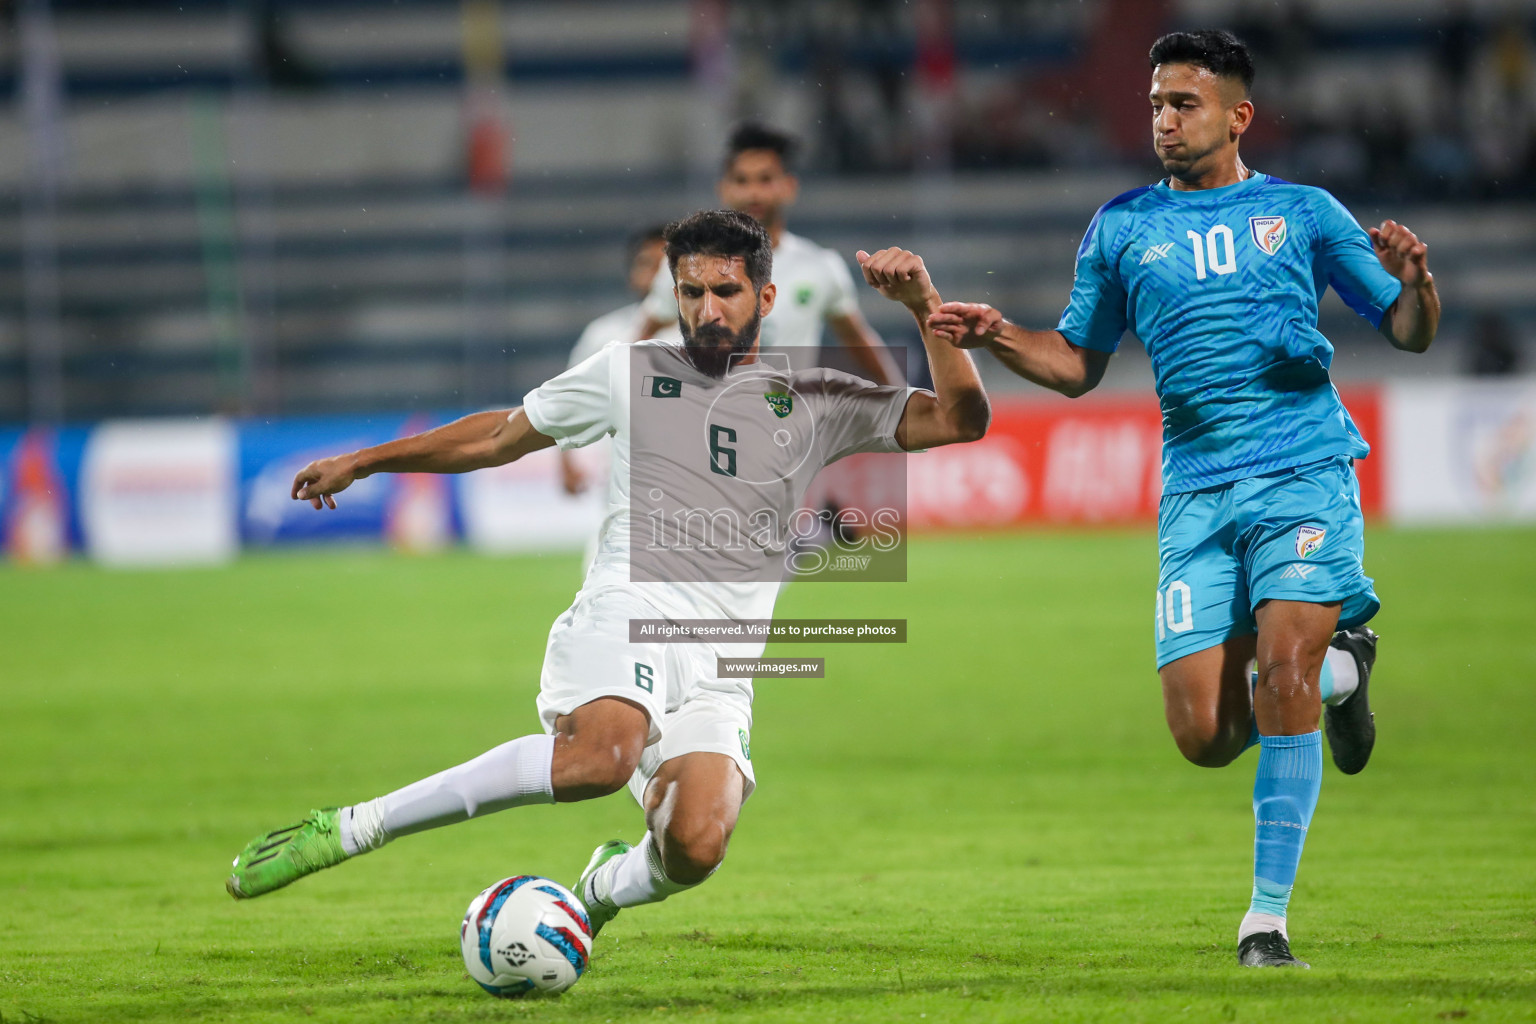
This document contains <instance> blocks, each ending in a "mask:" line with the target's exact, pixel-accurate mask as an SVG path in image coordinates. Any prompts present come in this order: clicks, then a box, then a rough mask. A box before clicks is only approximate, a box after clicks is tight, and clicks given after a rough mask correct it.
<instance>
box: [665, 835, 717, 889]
mask: <svg viewBox="0 0 1536 1024" xmlns="http://www.w3.org/2000/svg"><path fill="white" fill-rule="evenodd" d="M729 842H730V832H729V830H728V829H727V828H726V827H725V823H724V822H721V821H712V820H698V821H691V822H690V821H682V822H670V823H668V825H667V826H666V828H665V830H664V831H663V832H662V835H661V863H662V867H663V868H665V869H666V872H667V877H668V878H670V879H672V881H674V882H681V883H683V884H684V885H697V884H698V883H699V882H702V881H704V879H706V878H708V877H709V876H710V875H712V874H714V872H715V869H716V868H718V867H719V866H720V865H721V864H722V863H723V862H724V861H725V849H726V846H727V845H728V844H729Z"/></svg>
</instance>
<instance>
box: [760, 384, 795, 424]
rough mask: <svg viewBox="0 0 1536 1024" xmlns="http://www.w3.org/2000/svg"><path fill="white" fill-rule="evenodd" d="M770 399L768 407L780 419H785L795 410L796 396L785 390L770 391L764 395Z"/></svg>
mask: <svg viewBox="0 0 1536 1024" xmlns="http://www.w3.org/2000/svg"><path fill="white" fill-rule="evenodd" d="M763 397H764V398H766V399H768V408H770V409H772V410H773V414H774V415H775V416H777V417H778V418H779V419H783V418H784V417H785V416H788V415H789V414H790V413H792V412H794V411H795V397H794V396H793V395H791V394H788V393H786V392H783V391H770V392H768V393H767V394H766V395H764V396H763Z"/></svg>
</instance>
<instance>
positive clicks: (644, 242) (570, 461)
mask: <svg viewBox="0 0 1536 1024" xmlns="http://www.w3.org/2000/svg"><path fill="white" fill-rule="evenodd" d="M665 231H666V225H664V224H657V225H655V226H654V227H648V228H642V229H641V230H639V231H637V232H635V233H634V234H633V235H632V236H630V239H629V245H628V246H627V249H628V254H629V268H628V271H627V273H626V275H625V276H626V280H625V283H626V284H627V285H628V286H629V290H630V292H631V293H632V294H633V295H634V296H635V301H634V302H631V303H629V304H628V305H625V306H620V307H619V308H618V309H615V310H612V311H610V312H607V313H604V314H603V315H602V316H600V317H598V318H597V319H595V320H593V321H592V322H591V323H589V324H587V326H586V327H584V328H582V331H581V335H580V336H579V337H578V338H577V339H576V344H575V345H573V346H572V347H571V355H570V358H569V359H568V360H567V361H566V364H565V365H566V369H570V368H571V367H573V366H576V365H578V364H579V363H584V362H586V361H587V360H588V359H590V358H591V357H592V356H595V355H597V353H598V352H599V351H601V350H602V348H603V346H604V345H607V344H608V343H609V342H610V341H628V340H630V339H632V338H634V337H635V336H636V332H637V331H639V330H640V329H641V327H642V326H643V325H644V324H646V316H645V311H644V309H643V308H642V304H641V302H640V300H641V299H643V298H645V297H646V295H647V294H649V293H650V290H651V283H652V282H653V281H655V280H656V274H657V272H658V270H659V269H660V268H661V265H662V263H663V262H665V260H666V258H667V252H666V249H667V240H666V238H665V237H663V234H664V232H665ZM667 277H668V280H670V279H671V275H670V274H669V275H667ZM645 337H647V338H663V339H666V340H668V341H677V340H681V338H682V335H680V334H678V333H677V323H676V321H673V322H672V323H669V324H667V325H666V326H665V327H663V328H661V329H660V330H658V331H657V332H656V333H654V334H647V335H645ZM587 483H588V481H587V475H586V474H585V473H584V472H582V469H581V466H579V465H578V464H577V462H576V459H575V458H573V457H572V456H571V453H570V452H569V451H567V450H566V449H564V448H562V449H560V486H561V488H562V489H563V490H564V491H565V493H566V494H571V495H575V494H580V493H581V492H582V491H584V490H586V488H587ZM590 561H591V559H590V558H588V562H590Z"/></svg>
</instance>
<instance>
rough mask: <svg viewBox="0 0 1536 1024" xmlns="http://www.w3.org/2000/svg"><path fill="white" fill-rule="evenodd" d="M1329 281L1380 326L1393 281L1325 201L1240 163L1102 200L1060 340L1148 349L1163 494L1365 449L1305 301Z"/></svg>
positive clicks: (1396, 287)
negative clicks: (1240, 171) (1132, 339)
mask: <svg viewBox="0 0 1536 1024" xmlns="http://www.w3.org/2000/svg"><path fill="white" fill-rule="evenodd" d="M1330 284H1331V285H1333V288H1334V290H1335V291H1336V292H1338V293H1339V296H1340V297H1341V298H1343V299H1344V301H1345V302H1346V303H1348V304H1349V306H1350V307H1351V308H1352V309H1354V310H1355V312H1357V313H1359V314H1360V315H1361V316H1363V317H1365V318H1366V319H1367V320H1369V321H1370V322H1371V324H1372V325H1373V326H1379V325H1380V323H1381V318H1382V316H1383V315H1384V314H1385V312H1386V310H1387V309H1388V308H1389V307H1390V306H1391V305H1392V303H1393V302H1395V301H1396V300H1397V296H1398V293H1399V292H1400V291H1401V290H1402V284H1401V282H1399V281H1398V280H1397V278H1395V277H1393V276H1392V275H1390V274H1388V273H1387V272H1386V271H1385V270H1383V269H1382V266H1381V263H1380V262H1379V261H1378V260H1377V259H1376V255H1375V253H1374V252H1373V251H1372V249H1371V242H1370V238H1369V236H1367V235H1366V233H1365V232H1364V231H1363V230H1361V228H1360V225H1359V224H1358V223H1357V222H1356V221H1355V219H1354V217H1352V216H1351V215H1350V213H1349V211H1348V210H1346V209H1344V207H1343V206H1342V205H1340V203H1339V201H1338V200H1337V199H1334V198H1333V196H1331V195H1329V194H1328V193H1327V192H1325V191H1323V190H1322V189H1319V188H1311V187H1309V186H1305V185H1294V184H1292V183H1290V182H1287V181H1281V180H1280V179H1278V178H1272V177H1270V176H1268V175H1265V174H1254V175H1253V176H1252V177H1249V178H1247V179H1245V180H1243V181H1240V182H1238V183H1237V184H1235V185H1228V186H1226V187H1225V188H1214V189H1205V190H1203V191H1198V192H1178V191H1174V190H1173V189H1171V188H1169V187H1168V185H1167V183H1166V182H1160V183H1158V184H1156V185H1148V186H1144V187H1142V188H1138V189H1135V190H1133V191H1130V192H1127V193H1125V194H1124V195H1120V196H1117V197H1115V198H1114V199H1112V200H1110V201H1109V202H1108V203H1105V204H1104V206H1103V207H1101V208H1100V209H1099V212H1098V213H1097V215H1095V216H1094V218H1093V222H1092V223H1091V224H1090V225H1089V226H1088V233H1087V234H1086V235H1085V236H1084V238H1083V244H1082V246H1081V248H1079V249H1078V253H1077V274H1076V280H1075V281H1074V283H1073V286H1072V299H1071V302H1070V304H1069V305H1068V306H1067V309H1066V312H1065V313H1063V314H1062V317H1061V323H1060V324H1058V325H1057V328H1056V329H1057V330H1058V331H1060V332H1061V333H1062V334H1063V335H1064V336H1065V337H1066V338H1067V340H1068V341H1070V342H1072V343H1073V344H1074V345H1078V346H1081V347H1083V348H1091V349H1096V350H1098V351H1101V352H1113V351H1114V350H1115V349H1116V348H1117V347H1118V346H1119V344H1120V337H1121V335H1122V334H1124V332H1125V331H1126V330H1127V328H1129V329H1130V330H1131V331H1133V332H1134V333H1135V334H1136V336H1137V337H1138V338H1140V339H1141V341H1142V343H1143V344H1144V345H1145V346H1146V348H1147V353H1148V354H1149V355H1150V356H1151V358H1152V370H1153V373H1154V374H1155V376H1156V380H1157V394H1158V398H1159V400H1160V401H1161V403H1162V409H1163V491H1164V493H1165V494H1177V493H1186V492H1190V491H1198V490H1203V489H1205V488H1208V487H1214V486H1217V485H1220V484H1225V483H1230V482H1232V481H1235V480H1243V479H1247V478H1249V477H1254V476H1259V475H1261V474H1265V473H1271V472H1274V471H1276V470H1280V469H1286V468H1289V467H1292V466H1299V465H1303V464H1305V463H1310V462H1316V461H1318V460H1320V459H1324V458H1327V457H1329V456H1336V455H1343V456H1349V457H1351V458H1359V457H1361V456H1363V455H1365V454H1366V453H1367V452H1368V451H1369V450H1370V449H1369V447H1368V446H1367V445H1366V443H1365V441H1364V440H1363V439H1362V438H1361V437H1360V433H1359V432H1358V431H1357V430H1356V429H1355V425H1354V423H1353V422H1352V421H1351V420H1350V418H1349V414H1348V413H1347V412H1346V411H1345V409H1344V405H1343V403H1342V402H1340V401H1339V396H1338V392H1337V391H1336V390H1334V387H1333V385H1332V384H1331V383H1330V382H1329V380H1328V367H1329V365H1330V364H1331V363H1332V362H1333V346H1332V345H1331V344H1329V342H1328V339H1327V338H1325V337H1323V335H1322V334H1321V333H1320V332H1319V331H1318V329H1317V304H1318V300H1319V299H1320V298H1321V297H1322V294H1323V291H1324V290H1325V289H1326V288H1327V287H1328V286H1329V285H1330Z"/></svg>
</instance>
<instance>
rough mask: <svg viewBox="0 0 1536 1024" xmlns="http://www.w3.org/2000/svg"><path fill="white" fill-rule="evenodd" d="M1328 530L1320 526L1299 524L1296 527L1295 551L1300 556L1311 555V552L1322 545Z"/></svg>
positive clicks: (1308, 556) (1307, 556) (1306, 556)
mask: <svg viewBox="0 0 1536 1024" xmlns="http://www.w3.org/2000/svg"><path fill="white" fill-rule="evenodd" d="M1326 536H1328V531H1327V530H1326V529H1324V528H1323V527H1320V526H1301V527H1297V529H1296V553H1297V554H1298V555H1300V556H1301V557H1302V558H1310V557H1312V552H1314V551H1316V550H1317V549H1318V548H1320V547H1322V546H1323V538H1324V537H1326Z"/></svg>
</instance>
